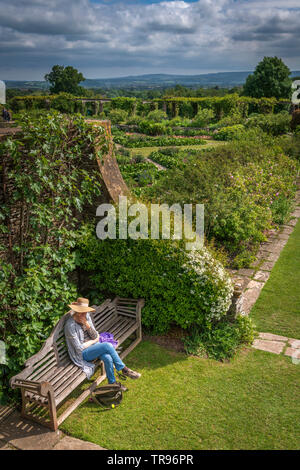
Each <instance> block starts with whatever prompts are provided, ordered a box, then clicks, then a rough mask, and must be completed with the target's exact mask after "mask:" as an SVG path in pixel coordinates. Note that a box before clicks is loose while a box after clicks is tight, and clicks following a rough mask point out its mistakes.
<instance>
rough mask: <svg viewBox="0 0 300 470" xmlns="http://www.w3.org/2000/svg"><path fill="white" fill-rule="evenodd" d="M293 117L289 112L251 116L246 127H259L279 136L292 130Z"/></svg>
mask: <svg viewBox="0 0 300 470" xmlns="http://www.w3.org/2000/svg"><path fill="white" fill-rule="evenodd" d="M290 123H291V117H290V115H289V113H288V112H281V113H278V114H256V115H251V116H250V117H249V118H248V119H247V121H246V123H245V125H246V127H248V128H252V127H259V128H260V129H262V130H263V131H264V132H266V133H268V134H271V135H274V136H277V135H281V134H285V133H286V132H288V131H289V130H290Z"/></svg>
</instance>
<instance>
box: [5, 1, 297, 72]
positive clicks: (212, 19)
mask: <svg viewBox="0 0 300 470" xmlns="http://www.w3.org/2000/svg"><path fill="white" fill-rule="evenodd" d="M299 25H300V0H184V1H183V0H165V1H160V0H127V1H120V0H6V1H4V0H0V79H4V80H9V79H10V80H30V79H32V80H40V79H42V78H43V77H44V75H45V73H47V72H49V71H50V69H51V68H52V66H53V65H54V64H61V65H72V66H74V67H76V68H78V69H79V70H80V71H81V72H83V74H84V76H85V77H87V78H105V77H114V76H115V77H119V76H125V75H139V74H146V73H178V74H199V73H207V72H218V71H237V70H253V68H255V66H256V64H257V62H258V61H259V60H261V59H262V58H263V57H264V56H265V55H268V56H274V55H277V56H279V57H281V58H282V59H283V60H284V62H285V63H286V64H287V65H288V66H289V67H290V68H291V69H292V70H300V28H299Z"/></svg>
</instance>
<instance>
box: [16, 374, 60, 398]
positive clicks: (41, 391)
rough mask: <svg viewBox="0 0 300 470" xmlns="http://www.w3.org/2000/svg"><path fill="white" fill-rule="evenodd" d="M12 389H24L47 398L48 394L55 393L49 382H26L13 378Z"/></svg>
mask: <svg viewBox="0 0 300 470" xmlns="http://www.w3.org/2000/svg"><path fill="white" fill-rule="evenodd" d="M10 386H11V388H24V389H25V390H26V391H28V392H32V393H36V394H37V395H41V396H42V397H46V396H47V394H48V392H50V393H51V394H53V393H54V390H53V387H52V385H51V384H50V383H49V382H35V381H33V380H24V379H18V378H14V377H13V378H12V379H11V381H10Z"/></svg>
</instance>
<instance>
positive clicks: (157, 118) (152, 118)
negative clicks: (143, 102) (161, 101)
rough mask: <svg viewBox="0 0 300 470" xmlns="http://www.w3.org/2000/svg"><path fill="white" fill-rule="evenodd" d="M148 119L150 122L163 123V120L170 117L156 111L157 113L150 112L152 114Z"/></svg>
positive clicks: (158, 110)
mask: <svg viewBox="0 0 300 470" xmlns="http://www.w3.org/2000/svg"><path fill="white" fill-rule="evenodd" d="M147 119H148V120H149V121H154V122H161V121H162V120H163V119H168V116H167V114H166V113H165V112H164V111H162V110H160V109H156V110H155V111H150V113H148V115H147Z"/></svg>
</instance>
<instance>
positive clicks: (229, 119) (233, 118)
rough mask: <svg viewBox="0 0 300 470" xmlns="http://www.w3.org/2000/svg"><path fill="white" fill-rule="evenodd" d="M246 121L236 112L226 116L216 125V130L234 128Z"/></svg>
mask: <svg viewBox="0 0 300 470" xmlns="http://www.w3.org/2000/svg"><path fill="white" fill-rule="evenodd" d="M244 121H245V119H244V118H243V117H242V115H241V113H238V112H235V113H233V114H230V115H229V116H225V117H223V118H222V119H220V121H218V123H217V124H216V128H221V127H229V126H234V125H236V124H244Z"/></svg>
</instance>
